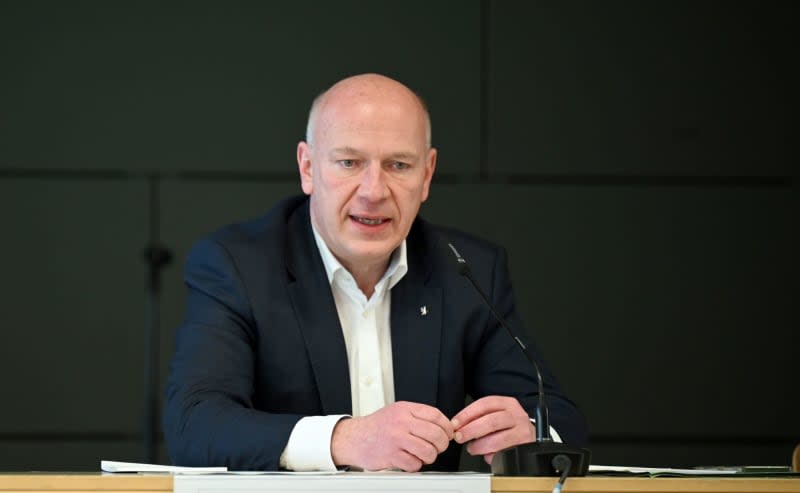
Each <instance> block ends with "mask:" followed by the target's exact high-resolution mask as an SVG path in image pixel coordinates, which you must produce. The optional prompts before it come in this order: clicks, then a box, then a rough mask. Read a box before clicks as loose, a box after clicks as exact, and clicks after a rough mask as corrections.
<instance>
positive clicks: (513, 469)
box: [447, 242, 591, 489]
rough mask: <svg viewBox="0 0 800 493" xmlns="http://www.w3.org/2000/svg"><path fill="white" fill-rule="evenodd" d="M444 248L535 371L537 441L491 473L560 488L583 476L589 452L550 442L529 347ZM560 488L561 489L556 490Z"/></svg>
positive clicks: (511, 453) (496, 463)
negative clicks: (553, 482) (553, 481)
mask: <svg viewBox="0 0 800 493" xmlns="http://www.w3.org/2000/svg"><path fill="white" fill-rule="evenodd" d="M447 246H448V247H449V248H450V251H451V252H452V253H453V256H454V257H455V260H456V266H457V268H458V273H459V274H460V275H461V276H463V277H465V278H466V279H467V280H468V281H469V283H470V284H471V285H472V287H473V288H475V291H477V293H478V294H479V295H480V297H481V299H482V300H483V302H484V304H485V305H486V306H487V307H488V308H489V311H490V312H491V313H492V316H494V318H495V319H496V320H497V321H498V322H499V323H500V325H501V326H502V327H503V328H504V329H505V330H506V332H508V335H509V336H510V337H511V338H512V339H513V340H514V341H515V342H516V344H517V346H518V347H519V349H520V350H521V351H522V354H524V355H525V358H526V359H527V360H528V361H529V362H530V364H531V366H533V369H534V370H535V371H536V382H537V383H538V386H539V400H538V403H537V404H536V410H535V414H536V441H535V442H531V443H525V444H522V445H518V446H516V447H511V448H508V449H505V450H502V451H500V452H498V453H496V454H495V456H494V459H492V472H493V473H494V474H496V475H499V476H561V477H562V479H561V481H560V484H562V485H563V482H564V480H566V477H567V475H569V476H585V475H586V473H587V471H588V470H589V460H590V457H591V452H590V451H589V450H588V449H585V448H578V447H570V446H569V445H566V444H563V443H557V442H554V441H553V438H552V436H551V434H550V416H549V413H548V409H547V404H546V402H545V392H544V381H543V379H542V372H541V371H540V370H539V365H538V364H537V363H536V360H535V359H533V357H532V356H531V354H530V352H529V351H528V348H527V347H526V346H525V344H524V343H523V342H522V341H521V340H520V339H519V337H517V336H516V335H515V334H514V332H513V331H512V330H511V328H509V326H508V324H507V323H506V321H505V320H504V319H503V317H501V316H500V314H498V313H497V310H495V308H494V306H493V305H492V302H491V301H489V297H488V296H486V293H484V292H483V290H482V289H481V287H480V286H479V285H478V283H477V282H476V281H475V278H473V277H472V273H471V271H470V268H469V264H467V261H466V260H465V259H464V257H462V256H461V254H460V253H458V250H456V247H455V246H453V244H452V243H450V242H447ZM559 489H560V488H559Z"/></svg>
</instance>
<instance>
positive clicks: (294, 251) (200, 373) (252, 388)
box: [163, 197, 586, 470]
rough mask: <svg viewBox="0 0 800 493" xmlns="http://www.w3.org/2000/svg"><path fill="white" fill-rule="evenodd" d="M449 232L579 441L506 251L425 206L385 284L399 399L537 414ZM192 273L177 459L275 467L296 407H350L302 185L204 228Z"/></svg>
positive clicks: (528, 379)
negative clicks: (490, 398) (526, 317)
mask: <svg viewBox="0 0 800 493" xmlns="http://www.w3.org/2000/svg"><path fill="white" fill-rule="evenodd" d="M443 237H446V238H447V241H450V242H452V243H453V244H454V245H455V246H456V248H457V249H458V250H459V252H460V253H461V254H462V255H463V256H464V257H465V258H466V259H467V261H468V262H470V265H471V268H472V273H473V276H474V277H475V279H476V280H477V282H478V283H479V284H480V285H481V286H482V288H483V289H484V291H486V292H487V293H488V296H489V297H490V298H491V300H492V303H494V305H495V306H496V307H497V310H498V312H499V313H500V314H501V315H502V316H503V317H505V318H506V320H507V321H508V323H509V324H510V325H511V326H512V328H514V329H516V330H517V332H518V333H519V334H520V336H521V338H522V339H523V340H524V341H526V343H528V348H529V349H530V350H531V351H532V352H533V354H534V357H535V358H537V360H538V362H539V364H540V366H541V367H542V370H543V372H542V373H543V377H544V379H545V386H546V389H547V392H548V395H547V404H548V405H549V409H550V419H551V424H552V425H553V426H554V427H555V428H556V429H557V430H558V432H559V434H560V435H561V436H562V438H563V439H564V440H565V441H566V442H572V443H576V444H582V443H584V442H585V441H586V426H585V422H584V419H583V417H582V415H581V414H580V412H579V411H578V410H577V408H576V406H575V405H574V404H573V403H572V402H571V401H570V400H569V399H567V398H566V397H565V396H564V395H563V394H562V393H561V391H560V390H559V388H558V384H557V383H556V380H555V379H554V377H553V376H552V374H551V373H550V372H549V371H548V370H547V368H546V367H545V365H544V364H543V363H542V361H541V359H540V358H539V356H538V355H537V353H536V349H535V348H534V347H533V345H531V344H529V341H527V340H526V334H525V333H524V332H525V331H524V330H521V329H522V325H521V323H520V320H519V318H518V316H517V312H516V309H515V306H514V299H513V294H512V289H511V282H510V278H509V273H508V268H507V263H506V254H505V251H504V250H503V249H502V248H498V247H496V246H493V245H491V244H489V243H487V242H484V241H482V240H479V239H477V238H475V237H472V236H469V235H467V234H464V233H460V232H457V231H454V230H448V229H443V228H439V227H436V226H433V225H431V224H429V223H427V222H425V221H423V220H422V219H420V218H417V219H416V221H415V222H414V224H413V226H412V228H411V231H410V233H409V235H408V238H407V252H408V272H407V274H406V275H405V277H403V279H402V280H401V281H400V282H398V283H397V284H396V285H395V286H394V287H393V288H392V290H391V297H392V299H391V340H392V358H393V365H394V379H395V381H394V385H395V392H394V393H395V399H396V400H397V401H412V402H419V403H423V404H428V405H431V406H434V407H436V408H438V409H439V410H441V411H442V412H443V413H444V414H445V415H446V416H448V417H450V418H452V417H453V416H454V415H455V414H456V413H457V412H458V411H460V410H461V409H462V408H463V407H464V400H465V397H466V396H467V395H470V396H472V397H473V398H475V399H478V398H480V397H483V396H486V395H508V396H514V397H517V398H518V399H519V401H520V402H521V404H522V405H523V407H524V408H525V409H526V410H527V411H528V412H529V414H530V415H531V416H533V409H534V406H535V405H536V402H537V398H538V391H537V385H536V382H535V377H534V371H533V370H532V368H531V367H530V364H529V363H528V361H527V360H526V359H525V358H524V356H523V355H522V353H521V352H520V350H519V348H517V347H516V345H515V343H514V342H513V340H512V339H511V338H510V337H509V336H508V334H507V333H505V332H504V330H503V329H502V328H501V327H500V326H499V325H498V324H497V323H496V321H495V320H494V319H493V318H492V316H491V314H490V312H489V310H488V309H487V308H486V306H485V305H484V304H483V302H482V301H481V299H480V298H479V296H478V295H477V294H476V292H475V291H474V289H473V288H472V287H471V286H470V285H469V284H468V281H467V280H466V279H464V278H463V277H461V276H460V275H458V273H457V271H456V268H455V266H454V261H453V258H452V254H450V253H449V252H448V251H446V250H445V248H446V247H445V245H446V243H445V242H443V241H442V238H443ZM185 283H186V286H187V288H188V298H187V306H186V315H185V319H184V321H183V324H182V325H181V327H180V328H179V329H178V333H177V338H176V349H175V354H174V356H173V359H172V364H171V368H170V375H169V378H168V381H167V387H166V399H165V402H164V414H163V421H164V423H163V424H164V436H165V439H166V442H167V447H168V450H169V454H170V458H171V459H172V461H173V462H174V463H175V464H179V465H186V466H212V465H213V466H221V465H225V466H228V467H229V468H231V469H237V470H274V469H277V468H278V467H279V458H280V454H281V452H282V451H283V449H284V448H285V446H286V443H287V441H288V439H289V435H290V433H291V431H292V428H293V427H294V425H295V423H297V421H298V420H299V419H301V418H302V417H304V416H313V415H326V414H350V413H351V399H350V377H349V371H348V363H347V353H346V348H345V343H344V337H343V334H342V329H341V326H340V324H339V317H338V315H337V311H336V305H335V303H334V299H333V295H332V292H331V288H330V284H329V282H328V279H327V276H326V274H325V268H324V266H323V263H322V259H321V257H320V254H319V250H318V249H317V247H316V244H315V242H314V237H313V233H312V229H311V221H310V216H309V207H308V199H307V198H306V197H294V198H290V199H287V200H285V201H283V202H281V203H280V204H278V205H277V206H276V207H274V208H273V209H272V210H271V211H269V212H268V213H267V214H266V215H265V216H263V217H261V218H259V219H256V220H253V221H250V222H246V223H242V224H236V225H231V226H228V227H225V228H223V229H221V230H219V231H217V232H215V233H213V234H211V235H210V236H208V237H207V238H205V239H203V240H201V241H199V242H198V243H197V244H196V245H195V246H194V247H193V248H192V250H191V251H190V253H189V255H188V257H187V260H186V268H185ZM423 306H424V307H427V314H426V315H423V314H422V313H421V310H420V308H421V307H423ZM459 455H460V446H459V445H458V444H456V443H455V442H451V444H450V446H449V448H448V449H447V450H446V451H445V452H444V453H442V454H441V455H440V456H439V458H438V460H437V461H436V462H435V463H434V464H433V465H432V466H429V467H428V469H435V470H455V469H457V468H458V461H459Z"/></svg>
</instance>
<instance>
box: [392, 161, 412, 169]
mask: <svg viewBox="0 0 800 493" xmlns="http://www.w3.org/2000/svg"><path fill="white" fill-rule="evenodd" d="M392 166H393V167H394V169H396V170H404V169H408V168H409V164H408V163H401V162H400V161H396V162H395V163H394V164H393V165H392Z"/></svg>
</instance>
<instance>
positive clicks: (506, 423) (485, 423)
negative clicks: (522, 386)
mask: <svg viewBox="0 0 800 493" xmlns="http://www.w3.org/2000/svg"><path fill="white" fill-rule="evenodd" d="M452 423H453V430H454V431H455V440H456V442H458V443H467V442H469V443H468V444H467V452H469V453H470V455H482V456H483V458H484V460H485V461H486V463H487V464H491V463H492V458H493V457H494V454H495V453H496V452H499V451H501V450H503V449H506V448H508V447H513V446H515V445H520V444H522V443H528V442H533V441H534V440H536V428H535V427H534V426H533V423H531V420H530V418H529V417H528V413H526V412H525V410H524V409H522V406H521V405H520V403H519V401H518V400H516V399H515V398H513V397H504V396H499V395H490V396H486V397H483V398H481V399H478V400H477V401H475V402H473V403H472V404H470V405H469V406H467V407H465V408H464V409H462V410H461V412H460V413H458V414H456V415H455V416H454V417H453V420H452Z"/></svg>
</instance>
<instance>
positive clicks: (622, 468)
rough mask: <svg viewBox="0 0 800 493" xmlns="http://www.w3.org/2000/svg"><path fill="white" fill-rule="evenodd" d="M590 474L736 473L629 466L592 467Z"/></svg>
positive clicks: (693, 474)
mask: <svg viewBox="0 0 800 493" xmlns="http://www.w3.org/2000/svg"><path fill="white" fill-rule="evenodd" d="M589 472H593V473H597V474H602V473H604V472H617V473H619V472H622V473H625V472H627V473H631V474H652V475H657V474H680V475H687V476H709V475H720V476H724V475H731V474H736V471H734V470H729V469H672V468H668V467H629V466H598V465H590V466H589Z"/></svg>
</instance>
